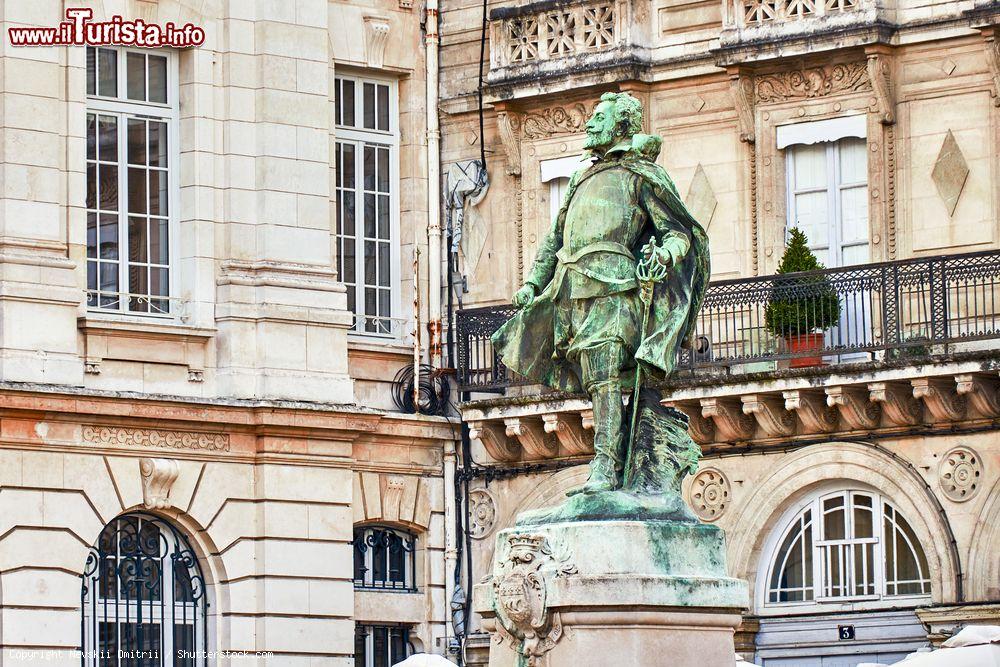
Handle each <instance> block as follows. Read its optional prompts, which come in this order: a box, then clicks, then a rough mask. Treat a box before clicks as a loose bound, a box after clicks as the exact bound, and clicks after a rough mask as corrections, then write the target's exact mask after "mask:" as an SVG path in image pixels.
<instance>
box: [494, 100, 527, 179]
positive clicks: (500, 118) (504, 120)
mask: <svg viewBox="0 0 1000 667" xmlns="http://www.w3.org/2000/svg"><path fill="white" fill-rule="evenodd" d="M497 128H498V129H499V131H500V143H502V144H503V150H504V153H505V154H506V158H507V174H508V175H509V176H520V175H521V118H520V116H518V115H517V114H516V113H513V112H510V111H498V112H497Z"/></svg>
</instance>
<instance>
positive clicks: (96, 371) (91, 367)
mask: <svg viewBox="0 0 1000 667" xmlns="http://www.w3.org/2000/svg"><path fill="white" fill-rule="evenodd" d="M83 372H84V373H86V374H88V375H100V374H101V359H100V357H86V358H85V359H84V360H83Z"/></svg>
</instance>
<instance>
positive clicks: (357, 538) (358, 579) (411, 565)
mask: <svg viewBox="0 0 1000 667" xmlns="http://www.w3.org/2000/svg"><path fill="white" fill-rule="evenodd" d="M351 544H352V545H353V546H354V587H355V588H360V589H366V588H369V589H378V590H385V589H388V590H394V591H408V592H413V591H416V590H417V587H416V583H415V582H414V571H415V569H416V550H417V538H416V537H415V536H413V535H411V534H410V533H407V532H405V531H402V530H397V529H395V528H388V527H385V526H361V527H358V528H355V529H354V540H353V541H352V542H351Z"/></svg>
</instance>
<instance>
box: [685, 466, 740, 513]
mask: <svg viewBox="0 0 1000 667" xmlns="http://www.w3.org/2000/svg"><path fill="white" fill-rule="evenodd" d="M731 495H732V487H731V485H730V484H729V479H728V478H727V477H726V476H725V475H724V474H723V473H722V471H721V470H719V469H717V468H705V469H704V470H702V471H700V472H699V473H698V474H697V475H695V476H694V479H692V480H691V507H692V509H694V513H695V514H697V515H698V518H700V519H701V520H702V521H715V520H716V519H718V518H719V517H721V516H722V515H723V514H724V513H725V511H726V508H727V507H729V498H730V496H731Z"/></svg>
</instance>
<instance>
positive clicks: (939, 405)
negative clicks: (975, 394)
mask: <svg viewBox="0 0 1000 667" xmlns="http://www.w3.org/2000/svg"><path fill="white" fill-rule="evenodd" d="M910 384H911V386H912V387H913V397H914V398H918V399H920V400H921V401H923V402H924V405H925V406H927V410H928V412H930V416H931V421H934V422H948V421H958V420H961V419H964V418H965V410H966V407H967V406H968V399H967V398H966V396H960V395H959V394H958V389H957V387H956V386H955V385H953V384H952V383H951V382H950V381H948V380H947V379H941V378H917V379H915V380H910Z"/></svg>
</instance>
